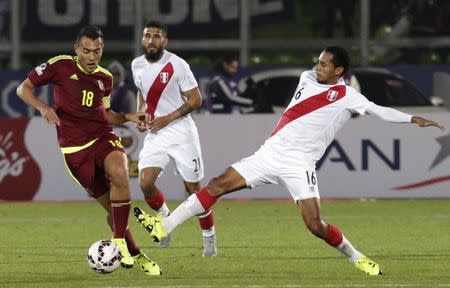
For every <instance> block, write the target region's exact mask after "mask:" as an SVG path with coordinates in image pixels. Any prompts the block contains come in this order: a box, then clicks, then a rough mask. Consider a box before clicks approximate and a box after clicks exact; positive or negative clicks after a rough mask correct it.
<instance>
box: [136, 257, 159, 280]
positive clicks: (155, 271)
mask: <svg viewBox="0 0 450 288" xmlns="http://www.w3.org/2000/svg"><path fill="white" fill-rule="evenodd" d="M133 258H134V261H135V262H136V264H137V265H139V267H140V268H141V270H142V271H144V273H145V274H147V275H148V276H159V275H161V274H162V270H161V268H159V266H158V264H156V262H154V261H152V260H150V258H148V257H147V255H146V254H145V253H144V252H142V251H141V252H140V253H139V254H138V255H136V256H133Z"/></svg>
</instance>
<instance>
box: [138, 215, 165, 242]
mask: <svg viewBox="0 0 450 288" xmlns="http://www.w3.org/2000/svg"><path fill="white" fill-rule="evenodd" d="M134 216H136V218H137V220H138V222H139V223H141V225H142V226H143V227H144V228H145V229H147V231H148V232H149V233H150V237H152V239H153V241H154V242H157V243H159V242H161V241H163V240H164V239H166V238H167V237H169V233H167V231H166V230H165V229H164V227H163V225H162V218H163V215H162V213H158V214H156V216H150V215H148V214H147V213H145V212H144V211H142V210H141V209H140V208H138V207H134Z"/></svg>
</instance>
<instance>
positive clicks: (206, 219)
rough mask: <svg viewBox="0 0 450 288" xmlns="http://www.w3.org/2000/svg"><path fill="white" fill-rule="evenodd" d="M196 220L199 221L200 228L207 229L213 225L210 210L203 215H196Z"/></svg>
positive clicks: (212, 216) (212, 215)
mask: <svg viewBox="0 0 450 288" xmlns="http://www.w3.org/2000/svg"><path fill="white" fill-rule="evenodd" d="M198 222H200V227H201V228H202V230H209V229H211V228H212V227H213V226H214V214H213V212H212V210H209V212H208V213H207V214H205V215H201V216H198Z"/></svg>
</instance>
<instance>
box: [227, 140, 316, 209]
mask: <svg viewBox="0 0 450 288" xmlns="http://www.w3.org/2000/svg"><path fill="white" fill-rule="evenodd" d="M290 160H291V159H283V157H282V156H281V157H280V155H276V154H275V153H273V152H272V151H271V152H269V151H268V150H267V149H264V148H262V149H259V150H258V151H257V152H256V153H255V154H253V155H252V156H250V157H247V158H244V159H242V160H241V161H239V162H236V163H234V164H233V165H231V167H233V168H234V169H235V170H236V171H237V172H238V173H239V174H241V176H242V177H243V178H244V179H245V181H246V183H247V186H248V187H250V188H253V187H256V186H259V185H262V184H278V185H281V186H283V187H285V188H286V189H287V190H288V191H289V193H290V194H291V196H292V198H293V199H294V201H298V200H303V199H309V198H317V199H320V195H319V189H318V186H317V175H316V171H315V169H314V167H313V166H311V165H308V164H304V163H298V162H297V163H293V161H290Z"/></svg>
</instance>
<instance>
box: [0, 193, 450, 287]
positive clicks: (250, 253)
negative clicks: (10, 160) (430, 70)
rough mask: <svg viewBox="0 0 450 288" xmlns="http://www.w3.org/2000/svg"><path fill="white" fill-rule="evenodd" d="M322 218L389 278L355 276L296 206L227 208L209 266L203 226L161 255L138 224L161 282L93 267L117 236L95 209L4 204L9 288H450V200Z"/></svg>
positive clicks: (385, 204)
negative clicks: (91, 261) (92, 260)
mask: <svg viewBox="0 0 450 288" xmlns="http://www.w3.org/2000/svg"><path fill="white" fill-rule="evenodd" d="M178 203H179V202H169V206H170V207H171V208H172V209H173V208H174V207H175V206H176V205H177V204H178ZM134 204H137V205H138V206H140V207H141V208H143V209H144V210H146V211H148V210H149V209H148V207H147V205H146V204H145V203H143V202H135V203H134ZM322 216H323V217H324V219H326V220H327V221H328V222H330V223H333V224H335V225H336V226H338V227H340V228H341V230H342V231H343V232H344V234H345V235H346V237H347V238H348V239H349V240H350V241H351V242H352V243H353V244H354V246H356V247H357V248H358V249H359V250H360V251H361V252H363V253H365V254H366V255H367V256H369V257H371V258H372V259H373V260H375V261H377V262H379V263H380V264H381V265H382V267H383V269H384V272H385V275H383V276H377V277H370V276H366V275H365V274H363V273H362V272H360V271H358V270H356V269H355V268H353V266H352V265H351V264H350V263H349V262H348V261H347V260H346V259H345V258H344V257H343V256H341V255H340V254H339V253H338V252H337V251H336V250H334V249H332V248H330V247H328V246H327V245H326V244H325V243H324V242H323V241H321V240H319V239H316V238H315V237H314V236H312V234H310V233H309V231H307V229H306V228H305V227H304V225H303V223H302V221H301V219H300V214H299V211H298V208H297V207H296V206H295V205H294V204H293V203H292V202H290V201H226V200H225V201H220V202H219V203H218V204H217V205H216V206H215V217H216V231H217V236H218V246H219V256H217V257H215V258H212V259H204V258H202V257H201V252H202V249H201V245H202V244H201V232H200V228H199V225H198V223H197V221H196V220H195V219H194V220H190V221H188V222H186V223H185V224H183V225H181V226H179V227H178V228H177V229H176V230H175V231H174V234H173V237H172V242H171V245H170V246H169V247H168V248H166V249H161V248H158V247H156V246H155V245H154V244H153V243H152V242H151V241H150V240H149V238H148V234H147V232H146V231H144V230H143V229H142V228H141V227H140V226H138V224H137V223H136V222H135V221H134V217H133V218H132V217H131V216H130V227H131V229H132V231H133V233H134V236H135V238H136V240H137V242H138V243H139V244H140V245H141V248H143V249H144V251H145V252H147V254H148V255H149V256H150V258H152V259H153V260H155V261H156V262H158V264H159V265H160V266H161V267H162V268H163V270H164V274H163V275H162V276H161V277H156V278H155V277H148V276H146V275H145V274H143V273H142V272H141V271H140V270H139V269H138V268H133V269H130V270H125V269H120V270H117V271H116V272H114V273H112V274H108V275H101V274H97V273H95V272H93V271H92V270H90V269H89V268H88V265H87V262H86V252H87V249H88V247H89V246H90V245H91V244H92V243H93V242H95V241H96V240H99V239H108V238H110V237H111V234H110V232H109V230H108V229H107V226H106V224H105V215H104V212H103V211H102V209H101V208H100V206H99V205H98V204H96V203H95V202H80V203H72V202H71V203H64V202H50V203H30V204H27V203H24V204H22V203H20V204H17V203H1V204H0V287H8V288H9V287H90V288H91V287H177V288H188V287H235V288H239V287H253V288H259V287H286V288H296V287H450V200H386V201H368V202H360V201H324V202H323V203H322Z"/></svg>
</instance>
